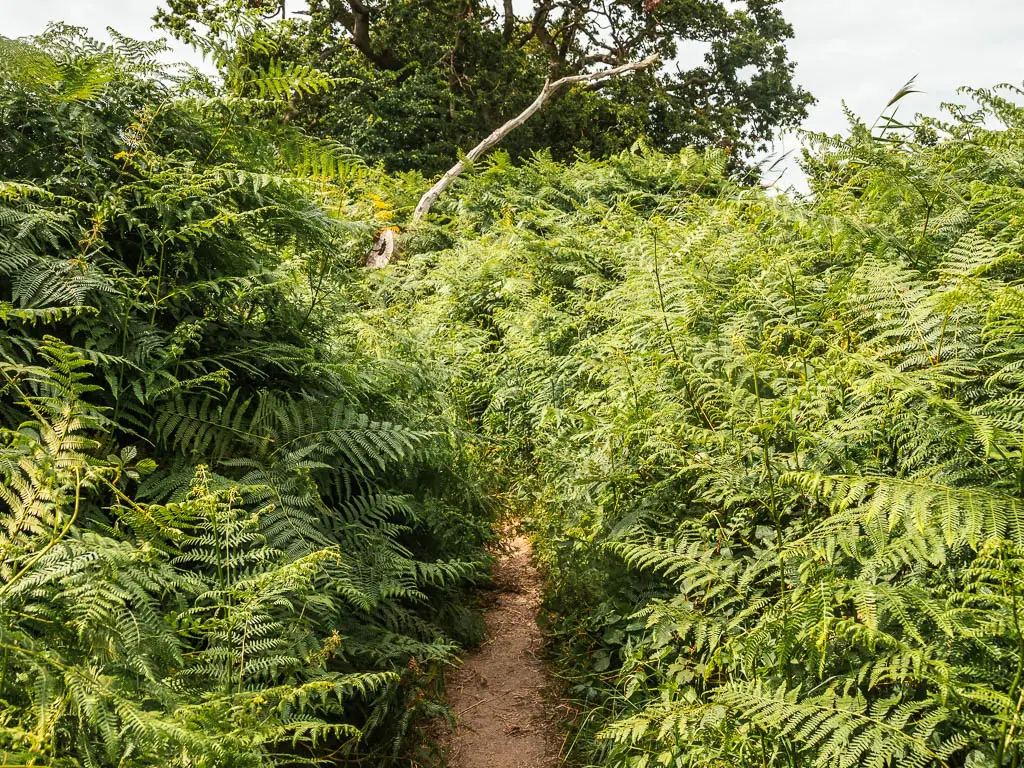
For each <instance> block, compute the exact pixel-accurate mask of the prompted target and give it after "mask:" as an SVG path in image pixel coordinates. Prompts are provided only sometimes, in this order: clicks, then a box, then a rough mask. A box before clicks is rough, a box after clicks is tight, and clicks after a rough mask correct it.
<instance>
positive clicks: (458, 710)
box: [447, 536, 561, 768]
mask: <svg viewBox="0 0 1024 768" xmlns="http://www.w3.org/2000/svg"><path fill="white" fill-rule="evenodd" d="M507 545H508V547H509V550H508V551H507V552H506V553H505V554H503V555H502V556H501V559H500V560H499V562H498V564H497V566H496V567H495V571H494V581H495V586H496V587H497V592H498V598H497V601H496V603H495V604H494V606H492V607H491V609H490V610H489V611H488V612H487V614H486V617H485V621H486V624H487V640H486V641H485V642H484V644H483V646H481V647H480V648H479V649H478V650H476V651H474V652H473V653H471V654H469V655H468V656H466V658H465V663H464V664H463V665H462V666H461V667H458V668H456V669H454V670H452V671H451V672H450V673H449V675H448V682H447V689H448V700H449V704H450V706H451V709H452V712H453V713H454V714H455V716H456V721H457V725H456V728H455V732H454V734H453V735H452V737H451V745H450V752H449V760H448V766H449V768H554V767H555V766H556V765H557V764H558V752H559V746H560V744H561V738H560V737H559V735H558V725H557V724H556V723H555V721H554V720H553V719H552V717H551V714H550V707H549V706H547V705H546V704H545V701H544V691H545V689H546V688H547V686H548V681H547V679H546V677H545V674H544V666H543V664H542V662H541V660H540V651H541V634H540V629H539V628H538V626H537V621H536V616H537V611H538V609H539V608H540V602H541V582H540V576H539V575H538V574H537V571H536V569H535V568H534V567H533V566H532V565H531V563H530V554H531V552H530V542H529V541H528V540H527V539H526V537H524V536H515V537H513V538H511V539H509V540H508V541H507Z"/></svg>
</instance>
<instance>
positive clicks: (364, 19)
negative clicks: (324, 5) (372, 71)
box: [331, 0, 405, 70]
mask: <svg viewBox="0 0 1024 768" xmlns="http://www.w3.org/2000/svg"><path fill="white" fill-rule="evenodd" d="M346 5H347V8H346V7H345V6H346ZM331 11H332V12H333V16H334V19H335V20H336V21H337V22H338V23H339V24H341V25H342V26H343V27H345V29H347V30H348V31H349V34H351V35H352V45H353V46H354V47H355V49H356V50H357V51H359V52H360V53H361V54H363V56H365V57H366V58H367V59H368V60H369V61H370V62H371V63H372V64H373V65H374V66H376V67H379V68H380V69H389V70H399V69H401V68H402V67H403V66H405V64H404V63H403V62H402V61H400V60H399V58H398V57H397V56H396V55H395V52H394V51H392V50H391V49H390V48H385V49H384V50H383V51H377V50H374V47H373V42H372V41H371V40H370V14H371V10H370V8H368V7H367V6H366V5H365V4H364V3H363V2H361V0H348V3H331Z"/></svg>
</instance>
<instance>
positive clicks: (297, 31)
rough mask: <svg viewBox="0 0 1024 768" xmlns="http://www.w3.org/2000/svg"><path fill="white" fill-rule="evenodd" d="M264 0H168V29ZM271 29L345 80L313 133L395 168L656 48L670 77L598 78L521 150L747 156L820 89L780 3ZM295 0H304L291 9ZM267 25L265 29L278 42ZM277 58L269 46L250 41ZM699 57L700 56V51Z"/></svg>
mask: <svg viewBox="0 0 1024 768" xmlns="http://www.w3.org/2000/svg"><path fill="white" fill-rule="evenodd" d="M265 5H266V4H265V3H262V2H255V0H168V1H167V3H166V6H167V7H166V8H162V9H161V10H160V11H159V12H158V14H157V17H156V20H157V22H158V24H159V25H160V26H162V27H163V28H165V29H167V30H169V31H170V32H171V33H172V34H174V35H177V36H179V37H180V38H182V39H184V40H192V39H194V36H195V34H196V31H197V30H198V29H202V28H203V26H204V25H209V26H210V27H212V28H215V29H216V28H223V27H230V26H232V25H234V24H236V23H237V19H238V17H239V15H240V14H241V13H243V12H244V10H245V9H246V8H250V9H251V8H259V7H265ZM308 5H309V12H308V15H295V14H293V15H292V16H291V17H290V18H289V19H288V20H287V21H286V22H282V23H276V24H274V25H273V26H272V28H271V29H270V30H269V31H268V32H267V36H269V37H272V38H273V39H274V41H275V43H276V45H277V46H278V49H277V52H276V53H275V54H274V55H275V56H277V57H279V58H282V59H284V60H287V61H291V62H295V63H297V64H300V65H301V64H307V65H308V64H312V65H314V66H316V67H318V68H323V69H325V70H326V71H328V72H329V73H330V74H332V75H334V76H335V78H336V83H337V87H336V88H334V89H333V90H332V91H331V92H330V93H329V94H326V95H324V96H321V97H317V96H312V97H310V98H306V99H303V100H301V101H298V100H297V101H296V104H295V107H294V110H293V117H294V118H295V119H296V120H298V121H300V122H301V123H302V124H303V125H306V126H307V127H308V128H309V129H310V130H311V131H312V132H313V133H315V134H317V135H320V136H325V137H333V138H336V139H338V140H341V141H345V142H348V143H349V144H350V146H351V147H352V148H353V149H354V150H356V151H357V152H358V153H359V154H361V155H362V156H363V157H366V158H367V159H368V160H371V161H374V162H376V161H381V162H383V163H384V164H385V166H386V167H388V168H389V169H392V170H414V171H419V172H421V173H426V174H432V173H435V172H440V171H444V170H447V169H448V168H449V167H451V166H452V164H453V163H454V162H455V160H456V159H457V157H458V153H459V152H460V151H461V152H466V151H468V150H469V149H470V148H471V147H473V146H474V145H476V144H477V143H478V142H479V141H481V140H482V139H483V138H484V137H486V136H487V135H488V134H490V133H491V131H493V130H494V129H495V128H497V127H498V126H500V125H501V124H502V123H504V122H505V121H506V120H508V119H510V118H512V117H514V116H515V115H517V114H519V113H520V112H521V111H522V110H523V109H525V108H526V106H527V105H529V104H530V103H531V102H532V101H533V100H534V98H535V97H536V95H537V94H538V93H539V92H540V89H541V87H542V86H543V83H544V80H545V78H548V77H551V78H557V77H561V76H564V75H567V74H579V73H581V72H587V71H594V70H596V69H599V68H602V67H609V66H616V65H620V64H624V63H626V62H628V61H639V60H641V59H644V58H646V57H647V56H650V55H651V54H654V53H657V54H659V55H661V56H662V59H663V61H664V62H666V64H665V65H664V66H663V67H662V68H661V71H660V72H654V71H651V72H637V73H634V74H632V75H630V76H629V77H624V78H619V79H616V80H611V81H607V82H605V83H603V84H602V85H601V86H600V87H599V88H588V87H585V86H581V87H579V88H573V89H567V90H566V92H564V93H562V94H559V95H558V96H556V97H555V101H554V103H552V105H551V106H550V108H547V109H545V110H543V111H542V112H541V113H539V114H537V115H535V116H534V117H533V118H531V120H530V121H529V122H528V123H527V124H526V125H525V126H523V127H522V128H521V129H519V130H517V131H516V133H515V134H513V135H510V136H509V137H508V139H507V140H506V142H505V146H506V149H508V150H509V151H510V153H511V154H512V155H513V156H514V157H525V156H528V155H529V153H530V152H531V151H535V150H538V149H540V148H548V149H549V150H550V151H551V152H552V153H553V155H554V156H555V157H556V158H559V159H569V158H573V157H575V156H576V154H577V153H579V152H585V153H589V154H590V155H593V156H595V157H607V156H609V155H611V154H614V153H616V152H619V151H622V150H623V149H626V148H628V147H630V146H631V145H632V144H634V143H635V142H637V141H646V142H648V143H650V144H651V145H653V146H657V147H659V148H663V149H667V150H675V149H679V148H681V147H684V146H687V145H690V144H694V145H698V146H702V147H703V146H719V147H723V148H724V147H728V148H729V149H730V150H731V151H732V152H733V153H734V157H735V159H737V160H741V159H744V158H747V157H749V155H750V154H751V153H752V152H755V151H758V150H759V149H762V148H764V147H765V146H766V145H768V144H769V143H770V142H771V139H772V137H773V136H775V135H776V133H777V132H778V131H780V130H785V129H787V128H792V127H795V126H796V125H798V124H799V122H800V120H801V118H802V117H803V115H804V114H805V112H806V109H807V106H808V104H809V103H810V102H811V101H812V99H811V97H810V96H809V95H808V94H807V93H806V92H805V91H804V90H802V89H801V88H799V87H798V86H796V85H795V84H794V83H793V63H792V62H791V61H790V60H789V57H788V55H787V52H786V48H785V43H786V41H787V40H788V39H789V38H790V37H791V36H792V34H793V32H792V28H791V27H790V26H789V24H788V23H787V22H786V21H785V19H784V18H783V16H782V13H781V11H780V9H779V3H778V2H777V0H767V1H766V0H759V1H758V2H749V3H745V4H743V5H742V6H737V4H734V3H728V2H724V0H699V2H678V1H677V0H665V1H664V2H657V1H656V0H647V1H646V2H643V1H641V0H618V1H616V2H594V1H593V0H535V2H531V3H525V4H524V3H520V2H515V3H512V2H511V0H509V2H506V3H504V4H502V3H490V2H483V1H482V0H415V1H414V2H410V1H409V0H402V1H401V2H390V1H388V2H362V1H356V0H348V1H346V0H314V2H310V3H309V4H308ZM289 7H290V6H289ZM267 36H263V37H261V38H260V39H261V41H265V40H266V39H267ZM237 53H238V57H239V59H240V60H241V61H244V62H246V65H247V66H250V67H255V68H259V67H261V66H263V63H262V62H263V61H264V60H265V57H266V52H265V50H264V48H263V46H261V45H257V46H250V45H249V44H248V43H246V42H245V41H244V40H243V41H242V43H241V44H240V45H239V48H238V50H237ZM695 54H696V55H695Z"/></svg>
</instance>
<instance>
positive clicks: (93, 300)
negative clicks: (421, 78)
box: [0, 27, 490, 766]
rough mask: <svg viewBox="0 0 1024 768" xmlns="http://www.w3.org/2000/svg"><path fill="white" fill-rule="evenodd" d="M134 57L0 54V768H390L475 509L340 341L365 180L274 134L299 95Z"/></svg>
mask: <svg viewBox="0 0 1024 768" xmlns="http://www.w3.org/2000/svg"><path fill="white" fill-rule="evenodd" d="M155 52H156V50H155V47H154V46H151V45H145V44H137V43H134V42H131V41H127V40H119V44H118V45H116V46H113V47H107V46H102V45H99V44H97V43H94V42H92V41H89V40H87V39H83V38H82V37H81V35H80V33H78V32H77V31H75V30H72V29H68V28H62V27H57V28H53V29H51V30H50V32H49V33H47V34H46V35H45V36H44V37H43V38H41V39H40V40H39V41H38V44H37V45H34V46H30V45H28V44H26V43H19V42H13V41H9V40H3V39H0V62H2V63H3V68H4V72H3V80H2V83H0V168H3V177H2V178H0V318H2V325H0V508H2V509H3V515H2V518H0V519H2V522H3V525H2V527H0V754H2V755H3V756H4V758H3V762H4V763H5V764H12V765H13V764H21V763H29V762H31V764H34V765H89V766H96V765H128V764H131V765H162V766H250V765H253V766H256V765H260V766H263V765H296V764H299V763H304V762H308V761H315V762H320V761H323V760H325V759H326V760H328V761H330V762H337V761H339V760H344V759H354V758H358V757H359V756H367V757H368V760H369V762H370V763H371V764H374V765H381V764H385V763H387V762H389V761H390V760H391V759H392V758H393V757H396V756H398V755H400V754H401V753H402V752H403V750H404V743H405V742H404V738H403V737H404V735H405V732H406V730H407V729H408V727H409V725H410V723H412V722H413V721H414V719H415V718H416V717H419V716H421V715H423V714H424V713H429V712H431V711H433V710H432V708H433V707H435V706H436V704H434V703H433V700H434V699H433V696H432V694H431V691H432V690H433V689H434V688H435V686H436V676H437V673H438V668H439V664H440V663H441V662H444V661H446V660H448V659H450V658H451V656H452V654H453V652H454V650H455V647H456V646H455V640H456V639H461V640H462V641H464V642H465V641H468V640H472V639H473V638H474V637H475V636H476V635H477V633H478V631H479V630H478V627H477V621H476V619H475V618H474V617H473V616H472V614H471V613H470V612H469V611H468V610H467V609H465V608H463V607H462V606H463V601H462V600H461V598H460V592H461V590H463V588H464V587H465V586H467V585H468V584H470V583H472V582H474V581H475V580H476V578H477V576H479V575H480V574H481V573H482V569H483V566H484V565H485V563H486V556H485V555H484V553H483V549H482V545H483V542H484V541H485V540H486V539H487V538H489V535H490V534H489V527H488V523H487V519H488V515H487V513H486V510H485V508H484V503H483V500H482V499H483V497H482V496H481V494H480V493H479V492H477V491H476V490H475V488H476V487H477V486H476V482H475V481H474V479H473V467H472V465H471V464H470V463H469V459H468V455H467V453H466V450H467V449H466V448H465V447H464V446H463V444H462V441H461V440H460V438H459V436H458V435H457V434H456V433H455V432H454V431H453V430H452V429H451V428H450V426H449V424H448V422H447V421H446V420H445V419H444V418H443V406H444V403H443V397H441V396H440V395H439V394H438V393H437V392H435V390H436V386H435V385H434V384H433V378H432V373H431V369H430V367H429V366H420V365H418V364H417V363H416V362H415V361H414V360H413V359H412V358H408V357H407V358H403V359H391V360H385V359H380V358H379V357H377V356H375V355H374V354H373V353H372V350H369V349H367V348H365V345H364V344H363V342H361V341H360V338H359V331H358V328H357V327H355V325H353V324H350V323H349V318H350V317H353V316H354V315H353V313H354V299H355V297H356V296H357V294H358V291H357V290H356V289H355V288H354V287H353V285H352V281H353V274H355V272H356V270H355V266H356V265H357V264H358V256H357V255H356V254H358V253H359V252H360V250H361V249H363V248H365V246H366V244H367V243H368V242H369V241H370V239H371V238H372V234H373V226H374V224H373V210H374V209H373V207H372V205H371V204H370V203H369V202H365V203H357V202H355V199H354V197H350V196H349V195H350V193H351V191H352V190H353V189H355V188H357V187H359V185H360V184H361V183H362V182H361V181H360V178H361V176H360V174H361V173H362V170H361V166H359V165H358V163H355V162H354V161H352V160H351V158H345V157H344V156H339V155H337V153H332V151H331V147H329V146H324V145H319V144H313V143H304V141H303V140H302V139H301V138H300V137H298V136H297V135H296V134H293V133H289V132H288V131H287V130H285V129H281V128H279V127H277V126H279V125H280V123H279V122H278V121H277V120H275V119H274V115H275V113H276V112H277V110H278V109H279V106H280V105H281V104H286V103H287V99H288V97H289V96H290V95H291V94H292V93H295V92H298V91H303V92H316V91H317V90H320V89H322V88H323V87H324V84H325V82H326V81H325V78H324V76H323V75H320V74H319V73H315V72H311V71H306V70H302V69H296V68H291V69H289V68H287V67H283V66H280V67H277V68H275V69H272V70H269V71H265V72H262V73H261V72H248V73H246V72H240V73H237V77H239V78H243V79H245V82H246V83H247V84H248V86H250V87H251V88H252V89H253V90H255V91H259V92H261V93H263V94H265V96H264V98H262V99H250V100H247V99H243V98H239V97H224V96H221V95H220V94H218V93H217V91H216V89H215V88H214V87H213V86H212V85H211V84H210V83H209V82H206V81H203V80H201V79H195V77H188V78H178V79H177V80H175V78H174V77H172V76H171V75H170V74H169V73H166V72H160V71H159V70H158V69H157V68H156V67H155V65H154V64H153V58H152V57H153V54H154V53H155ZM273 97H276V102H275V100H274V98H273ZM314 160H315V162H313V161H314ZM314 170H315V175H313V173H312V172H313V171H314ZM303 171H305V173H303ZM345 185H348V186H347V187H346V186H345ZM328 199H329V200H330V204H329V205H328V204H327V203H326V201H327V200H328ZM418 393H419V394H418Z"/></svg>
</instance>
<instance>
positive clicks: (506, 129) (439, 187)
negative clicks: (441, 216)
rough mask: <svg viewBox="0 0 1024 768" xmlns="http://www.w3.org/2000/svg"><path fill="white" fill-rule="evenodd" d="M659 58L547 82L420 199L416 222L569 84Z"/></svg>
mask: <svg viewBox="0 0 1024 768" xmlns="http://www.w3.org/2000/svg"><path fill="white" fill-rule="evenodd" d="M657 61H658V56H657V55H654V56H648V57H647V58H646V59H644V60H643V61H634V62H630V63H629V64H623V65H621V66H618V67H612V68H611V69H605V70H602V71H600V72H591V73H589V74H583V75H568V76H566V77H562V78H559V79H558V80H555V81H554V82H546V83H544V87H543V88H542V89H541V91H540V93H539V94H537V98H536V99H534V100H533V103H532V104H530V106H528V107H527V108H526V109H524V110H523V111H522V112H520V113H519V114H518V115H516V116H515V117H513V118H512V119H511V120H509V121H508V122H506V123H505V124H504V125H502V126H501V127H500V128H496V129H495V130H494V131H493V132H492V133H491V134H490V136H488V137H487V138H486V139H484V140H483V141H481V142H480V143H479V144H477V145H476V146H475V147H473V148H472V149H471V150H469V152H467V153H466V156H465V157H464V158H463V159H461V160H459V162H457V163H456V164H455V165H453V166H452V167H451V168H449V169H448V171H447V172H446V173H445V174H444V176H442V177H441V178H440V179H438V181H437V183H436V184H434V186H432V187H431V188H430V189H429V190H428V191H427V192H426V193H425V194H424V195H423V197H421V198H420V202H419V204H418V205H417V206H416V210H415V211H413V214H412V220H413V223H415V222H417V221H419V220H420V219H422V218H424V217H425V216H426V215H427V214H428V213H430V208H431V206H433V204H434V202H435V201H436V200H437V198H438V197H440V195H441V193H442V192H444V191H445V189H447V188H448V186H449V185H450V184H451V183H452V182H453V181H455V179H457V178H458V177H459V175H460V174H461V173H462V172H463V171H464V170H465V168H466V166H467V165H468V164H470V163H473V162H475V161H476V160H477V159H479V158H480V157H481V156H483V155H484V154H486V153H487V151H488V150H490V149H492V148H493V147H494V146H495V145H497V144H498V143H500V142H501V140H502V139H504V138H505V137H506V136H508V134H510V133H511V132H512V131H514V130H515V129H516V128H518V127H519V126H521V125H523V123H525V122H526V121H527V120H529V119H530V118H531V117H532V116H533V115H534V113H536V112H537V111H538V110H539V109H540V108H541V107H543V106H544V104H545V103H546V102H547V100H548V99H550V98H551V97H552V96H553V95H554V94H555V93H556V92H557V91H558V90H559V89H561V88H563V87H564V86H566V85H574V84H576V83H596V82H600V81H602V80H607V79H608V78H611V77H617V76H618V75H624V74H626V73H627V72H633V71H634V70H638V69H646V68H647V67H650V66H651V65H653V64H655V63H656V62H657Z"/></svg>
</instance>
